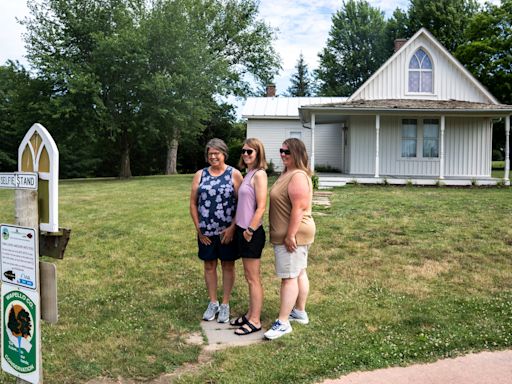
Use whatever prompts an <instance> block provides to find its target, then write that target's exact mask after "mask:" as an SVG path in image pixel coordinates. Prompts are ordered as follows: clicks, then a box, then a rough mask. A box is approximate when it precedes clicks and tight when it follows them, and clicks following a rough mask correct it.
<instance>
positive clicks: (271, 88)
mask: <svg viewBox="0 0 512 384" xmlns="http://www.w3.org/2000/svg"><path fill="white" fill-rule="evenodd" d="M275 96H276V85H275V84H268V85H267V94H266V97H275Z"/></svg>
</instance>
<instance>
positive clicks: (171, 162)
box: [165, 137, 179, 175]
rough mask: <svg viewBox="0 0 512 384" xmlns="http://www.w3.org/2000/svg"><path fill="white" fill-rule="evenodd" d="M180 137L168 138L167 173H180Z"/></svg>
mask: <svg viewBox="0 0 512 384" xmlns="http://www.w3.org/2000/svg"><path fill="white" fill-rule="evenodd" d="M178 144H179V142H178V139H177V138H176V137H171V138H170V139H168V140H167V159H166V162H165V174H166V175H174V174H176V173H178V171H177V169H176V165H177V162H178Z"/></svg>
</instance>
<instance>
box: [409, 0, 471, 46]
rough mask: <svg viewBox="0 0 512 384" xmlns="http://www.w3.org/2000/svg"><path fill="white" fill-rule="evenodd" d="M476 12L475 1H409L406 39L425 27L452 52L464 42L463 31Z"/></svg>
mask: <svg viewBox="0 0 512 384" xmlns="http://www.w3.org/2000/svg"><path fill="white" fill-rule="evenodd" d="M477 11H478V3H477V1H476V0H410V5H409V10H408V20H409V25H408V31H409V34H410V35H409V36H406V37H410V36H412V35H413V34H414V33H416V31H418V30H419V29H420V28H422V27H425V28H427V29H428V30H429V32H431V33H432V34H433V35H434V36H435V37H436V38H437V39H438V40H439V41H440V42H441V44H443V45H444V46H445V47H446V48H447V49H448V50H449V51H450V52H454V51H455V49H456V48H457V47H458V46H459V45H460V44H462V43H463V42H464V41H465V40H464V39H465V38H464V30H465V29H466V26H467V25H468V22H469V20H470V19H471V17H472V16H473V15H474V14H475V13H476V12H477Z"/></svg>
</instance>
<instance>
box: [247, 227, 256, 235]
mask: <svg viewBox="0 0 512 384" xmlns="http://www.w3.org/2000/svg"><path fill="white" fill-rule="evenodd" d="M247 230H248V231H249V233H250V234H251V235H252V234H253V233H254V231H256V230H255V229H254V228H253V227H251V226H249V227H247Z"/></svg>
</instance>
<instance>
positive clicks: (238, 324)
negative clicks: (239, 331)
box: [229, 315, 249, 327]
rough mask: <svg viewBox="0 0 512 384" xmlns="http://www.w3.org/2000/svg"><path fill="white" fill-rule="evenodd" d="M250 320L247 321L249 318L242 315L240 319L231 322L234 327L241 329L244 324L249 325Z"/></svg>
mask: <svg viewBox="0 0 512 384" xmlns="http://www.w3.org/2000/svg"><path fill="white" fill-rule="evenodd" d="M248 322H249V320H247V317H245V315H242V316H240V317H237V318H236V319H235V320H232V321H230V322H229V324H231V325H232V326H234V327H241V326H242V325H244V324H247V323H248Z"/></svg>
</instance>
